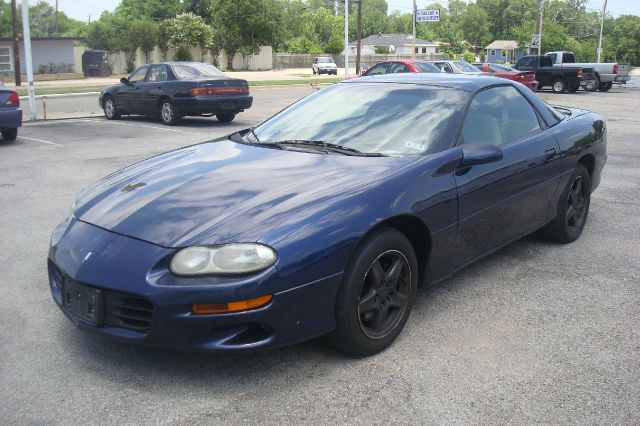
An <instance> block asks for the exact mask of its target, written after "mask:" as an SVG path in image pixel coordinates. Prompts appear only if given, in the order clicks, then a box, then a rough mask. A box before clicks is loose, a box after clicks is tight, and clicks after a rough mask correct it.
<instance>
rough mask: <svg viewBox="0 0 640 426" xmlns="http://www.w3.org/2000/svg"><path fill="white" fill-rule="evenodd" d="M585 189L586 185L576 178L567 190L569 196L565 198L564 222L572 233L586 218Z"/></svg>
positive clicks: (580, 178) (580, 177) (579, 177)
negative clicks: (565, 221)
mask: <svg viewBox="0 0 640 426" xmlns="http://www.w3.org/2000/svg"><path fill="white" fill-rule="evenodd" d="M585 189H586V185H585V184H584V179H583V178H582V176H578V177H577V178H576V179H575V180H574V181H573V183H572V184H571V188H570V189H569V194H568V196H567V210H566V220H567V227H568V228H569V229H570V230H572V231H575V230H576V229H578V228H580V226H582V222H583V221H584V219H585V217H586V215H585V207H586V205H587V200H586V198H587V197H586V195H585Z"/></svg>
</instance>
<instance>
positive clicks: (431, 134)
mask: <svg viewBox="0 0 640 426" xmlns="http://www.w3.org/2000/svg"><path fill="white" fill-rule="evenodd" d="M606 140H607V133H606V125H605V122H604V120H603V118H602V117H601V116H599V115H597V114H595V113H592V112H589V111H586V110H583V109H575V108H554V107H552V106H550V105H547V104H546V103H545V102H543V101H542V100H541V99H540V98H539V97H538V96H537V95H536V94H535V93H534V92H532V91H531V90H528V89H526V88H525V87H523V86H522V85H520V84H517V83H515V82H513V81H510V80H506V79H501V78H495V77H484V76H452V75H442V74H428V73H404V74H394V75H384V76H377V77H362V78H356V79H352V80H346V81H344V82H342V83H338V84H335V85H332V86H330V87H327V88H325V89H323V90H321V91H318V92H315V93H314V94H312V95H310V96H308V97H306V98H304V99H302V100H300V101H298V102H297V103H295V104H294V105H292V106H290V107H288V108H286V109H285V110H283V111H281V112H279V113H278V114H276V115H275V116H273V117H271V118H270V119H267V120H266V121H264V122H263V123H261V124H259V125H257V126H255V127H252V128H250V129H245V130H242V131H239V132H236V133H233V134H230V135H229V136H227V137H223V138H219V139H216V140H213V141H210V142H205V143H200V144H196V145H192V146H189V147H186V148H183V149H178V150H174V151H171V152H168V153H165V154H162V155H159V156H156V157H153V158H150V159H148V160H145V161H142V162H140V163H137V164H135V165H132V166H129V167H126V168H124V169H122V170H120V171H119V172H116V173H113V174H111V175H109V176H107V177H106V178H104V179H102V180H100V181H98V182H96V183H95V184H93V185H91V186H89V187H88V188H86V189H85V190H83V191H82V192H81V193H80V194H79V195H78V197H77V198H76V200H75V201H74V202H73V207H72V210H71V213H70V215H69V217H68V218H67V219H65V221H64V222H63V223H61V224H60V225H59V226H58V227H57V228H56V229H55V230H54V232H53V235H52V238H51V246H50V251H49V256H48V268H49V280H50V287H51V292H52V295H53V299H54V300H55V303H57V304H58V306H59V307H60V308H61V309H62V311H63V312H64V314H65V315H66V316H67V317H68V318H69V319H70V320H71V321H72V322H73V323H74V324H75V325H77V326H78V327H80V328H82V329H84V330H90V331H93V332H96V333H99V334H102V335H105V336H111V337H114V338H117V339H119V340H123V341H129V342H138V343H146V344H150V345H156V346H167V347H174V348H181V349H194V350H207V351H239V350H250V349H260V348H267V347H276V346H280V345H284V344H290V343H293V342H298V341H301V340H305V339H310V338H313V337H316V336H320V335H323V334H329V336H328V338H329V340H330V342H332V344H333V345H334V346H335V347H337V348H338V349H340V350H341V351H344V352H345V353H348V354H353V355H371V354H374V353H376V352H378V351H381V350H383V349H384V348H386V347H387V346H389V345H390V344H391V343H392V341H393V340H394V339H395V338H396V336H397V335H398V334H399V333H400V331H401V330H402V328H403V326H404V324H405V323H406V321H407V318H408V316H409V313H410V312H411V308H412V305H413V301H414V299H415V297H416V290H417V287H418V285H419V284H421V283H422V284H428V283H434V282H437V281H438V280H441V279H444V278H446V277H448V276H450V275H451V274H452V273H453V272H454V271H456V270H458V269H460V268H462V267H464V266H465V265H468V264H470V263H472V262H473V261H475V260H477V259H479V258H481V257H483V256H486V255H488V254H489V253H491V252H493V251H495V250H497V249H499V248H501V247H503V246H504V245H506V244H508V243H509V242H511V241H514V240H516V239H518V238H520V237H523V236H525V235H527V234H530V233H532V232H534V231H537V230H539V229H542V232H543V234H544V235H546V236H547V237H548V238H550V239H552V240H554V241H557V242H560V243H570V242H572V241H574V240H576V239H577V238H578V237H579V236H580V233H581V232H582V229H583V227H584V226H585V222H586V219H587V214H588V212H589V200H590V195H591V193H592V192H593V191H594V190H595V189H596V188H597V187H598V184H599V183H600V176H601V172H602V169H603V167H604V164H605V160H606ZM523 165H524V166H523ZM69 172H70V173H72V172H73V170H69ZM532 274H535V271H534V272H532Z"/></svg>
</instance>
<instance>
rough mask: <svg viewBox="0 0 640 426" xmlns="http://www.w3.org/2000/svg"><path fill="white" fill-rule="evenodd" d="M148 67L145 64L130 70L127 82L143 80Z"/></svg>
mask: <svg viewBox="0 0 640 426" xmlns="http://www.w3.org/2000/svg"><path fill="white" fill-rule="evenodd" d="M148 69H149V67H148V66H147V65H145V66H143V67H140V68H138V69H137V70H135V71H134V72H132V73H131V75H129V83H139V82H141V81H143V80H144V77H145V76H146V75H147V70H148Z"/></svg>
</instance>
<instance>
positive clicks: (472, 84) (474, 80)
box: [341, 73, 513, 92]
mask: <svg viewBox="0 0 640 426" xmlns="http://www.w3.org/2000/svg"><path fill="white" fill-rule="evenodd" d="M362 83H404V84H420V85H424V86H438V87H447V88H451V89H458V90H465V91H467V92H476V91H478V90H480V89H482V88H485V87H489V86H495V85H509V84H511V85H513V82H511V80H507V79H504V78H499V77H492V76H483V75H474V74H471V75H468V74H439V73H401V74H380V75H375V76H363V77H360V78H354V79H351V80H344V81H342V82H341V84H362Z"/></svg>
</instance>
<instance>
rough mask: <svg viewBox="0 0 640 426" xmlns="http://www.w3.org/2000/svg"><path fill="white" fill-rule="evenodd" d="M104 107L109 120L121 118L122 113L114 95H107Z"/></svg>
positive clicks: (103, 103)
mask: <svg viewBox="0 0 640 426" xmlns="http://www.w3.org/2000/svg"><path fill="white" fill-rule="evenodd" d="M102 109H103V110H104V116H105V117H106V118H107V120H119V119H120V117H122V115H121V114H120V111H119V110H118V108H117V107H116V101H115V99H113V96H105V98H104V101H103V102H102Z"/></svg>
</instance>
